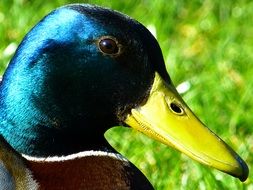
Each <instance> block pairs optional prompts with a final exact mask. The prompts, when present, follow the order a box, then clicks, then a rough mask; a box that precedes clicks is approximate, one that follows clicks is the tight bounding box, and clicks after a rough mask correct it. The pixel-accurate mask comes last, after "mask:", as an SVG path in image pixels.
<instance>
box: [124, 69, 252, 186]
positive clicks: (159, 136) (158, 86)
mask: <svg viewBox="0 0 253 190" xmlns="http://www.w3.org/2000/svg"><path fill="white" fill-rule="evenodd" d="M125 123H126V124H128V125H129V126H131V127H133V128H135V129H137V130H139V131H141V132H142V133H144V134H146V135H148V136H149V137H151V138H153V139H156V140H158V141H160V142H162V143H164V144H166V145H169V146H172V147H174V148H176V149H178V150H179V151H181V152H183V153H185V154H186V155H188V156H189V157H191V158H192V159H194V160H197V161H199V162H200V163H202V164H205V165H208V166H211V167H214V168H216V169H218V170H221V171H223V172H226V173H228V174H230V175H232V176H235V177H238V178H239V179H240V180H241V181H245V180H246V179H247V177H248V172H249V171H248V167H247V165H246V163H245V162H244V161H243V160H242V159H241V158H240V157H239V156H238V155H237V154H236V153H235V152H234V151H233V150H232V149H231V148H230V147H229V146H228V145H227V144H226V143H225V142H223V141H222V140H221V139H220V138H219V137H217V136H216V135H215V134H214V133H213V132H212V131H210V130H209V129H208V128H207V127H205V126H204V124H203V123H202V122H201V121H199V119H198V118H197V117H196V116H195V115H194V114H193V113H192V111H191V110H190V109H189V108H188V106H187V105H186V104H185V103H184V101H183V100H182V98H181V97H180V95H179V94H178V93H177V91H176V89H175V87H174V86H173V85H172V84H167V83H165V82H164V81H163V79H162V78H161V77H160V75H159V74H158V73H156V74H155V79H154V83H153V86H152V89H151V91H150V95H149V97H148V100H147V102H146V103H145V104H144V105H142V106H140V107H137V108H135V109H132V110H131V114H129V115H128V117H127V118H126V120H125Z"/></svg>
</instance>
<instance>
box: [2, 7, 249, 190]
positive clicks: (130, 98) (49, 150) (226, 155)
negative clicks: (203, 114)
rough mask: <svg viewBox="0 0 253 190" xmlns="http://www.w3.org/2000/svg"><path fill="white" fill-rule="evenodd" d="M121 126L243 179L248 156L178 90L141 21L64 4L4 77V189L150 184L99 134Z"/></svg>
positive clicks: (26, 42) (146, 188)
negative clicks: (197, 112) (218, 132)
mask: <svg viewBox="0 0 253 190" xmlns="http://www.w3.org/2000/svg"><path fill="white" fill-rule="evenodd" d="M118 125H120V126H123V127H128V128H134V129H135V130H137V131H139V132H141V133H144V134H145V135H147V136H149V137H150V138H153V139H154V140H156V141H159V142H161V143H163V144H165V145H168V146H169V147H172V148H175V149H177V150H179V151H180V152H182V153H184V154H186V155H187V156H189V157H190V158H192V159H194V160H196V161H198V162H200V163H202V164H204V165H207V166H210V167H212V168H215V169H218V170H220V171H222V172H225V173H227V174H229V175H231V176H234V177H236V178H239V179H240V180H241V181H245V180H246V179H247V177H248V173H249V169H248V166H247V164H246V163H245V161H244V160H243V159H242V158H241V157H240V156H239V155H238V154H237V153H236V152H235V151H234V150H233V149H232V148H231V147H229V146H228V145H227V144H226V143H225V142H224V141H223V140H221V139H220V138H219V137H218V136H217V135H215V134H214V133H213V132H212V131H211V130H210V129H209V128H207V127H206V126H205V125H204V124H203V123H202V122H201V121H200V120H199V119H198V118H197V116H195V114H194V113H193V112H192V111H191V109H190V108H189V107H188V106H187V104H186V103H185V102H184V101H183V99H182V98H181V96H180V95H179V93H178V92H177V91H176V88H175V87H174V85H173V82H172V81H171V78H170V76H169V74H168V73H167V70H166V67H165V63H164V59H163V55H162V51H161V49H160V46H159V44H158V42H157V40H156V39H155V38H154V37H153V35H152V34H151V33H150V32H149V30H148V29H146V28H145V26H143V25H142V24H141V23H139V22H138V21H136V20H134V19H133V18H130V17H129V16H127V15H124V14H123V13H120V12H117V11H114V10H111V9H108V8H103V7H100V6H97V5H89V4H69V5H65V6H62V7H60V8H57V9H55V10H53V11H52V12H51V13H49V14H48V15H47V16H45V17H44V18H43V19H42V20H41V21H39V22H38V24H36V25H35V26H34V27H33V28H32V29H31V30H30V32H28V34H27V35H26V36H25V37H24V39H23V40H22V42H21V43H20V45H19V46H18V48H17V50H16V52H15V54H14V56H13V58H12V59H11V61H10V63H9V65H8V67H7V69H6V71H5V73H4V75H3V78H2V81H1V84H0V174H1V175H0V185H1V187H5V188H4V189H90V190H93V189H102V190H103V189H104V190H109V189H122V190H125V189H130V190H135V189H138V190H142V189H143V190H150V189H154V188H153V186H152V184H151V183H150V182H149V181H148V179H147V178H146V177H145V175H144V174H143V173H142V172H141V171H140V170H139V169H138V168H137V167H136V166H134V165H133V164H132V163H131V162H130V161H129V160H127V158H125V157H124V156H122V155H121V154H120V153H118V152H117V151H116V150H115V149H114V148H113V147H111V146H110V144H109V143H108V142H107V141H106V139H105V137H104V133H105V132H106V131H107V130H108V129H110V128H111V127H112V126H118ZM123 140H127V139H124V137H122V141H123Z"/></svg>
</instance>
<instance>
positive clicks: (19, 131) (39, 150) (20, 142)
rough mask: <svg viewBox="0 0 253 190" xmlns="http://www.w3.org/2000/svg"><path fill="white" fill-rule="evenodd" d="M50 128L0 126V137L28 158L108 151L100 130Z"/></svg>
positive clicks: (39, 126)
mask: <svg viewBox="0 0 253 190" xmlns="http://www.w3.org/2000/svg"><path fill="white" fill-rule="evenodd" d="M88 129H89V128H88V127H85V126H84V127H83V129H80V128H76V129H75V127H73V128H69V129H66V128H52V127H47V126H43V125H35V126H29V125H28V124H23V125H22V124H20V125H15V124H10V123H8V124H7V123H6V122H5V123H2V126H0V134H1V135H3V137H4V138H5V140H6V141H7V142H8V143H9V144H10V145H11V146H12V147H13V148H14V149H15V150H16V151H18V152H20V153H23V154H26V155H30V156H39V157H47V156H62V155H69V154H73V153H77V152H81V151H86V150H87V151H88V150H110V149H112V148H111V146H110V145H109V144H108V143H107V141H106V140H105V138H104V132H103V131H100V130H97V131H95V130H88Z"/></svg>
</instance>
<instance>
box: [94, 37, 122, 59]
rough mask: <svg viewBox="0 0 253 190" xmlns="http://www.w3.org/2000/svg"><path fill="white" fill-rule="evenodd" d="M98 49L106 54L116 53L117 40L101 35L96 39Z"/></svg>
mask: <svg viewBox="0 0 253 190" xmlns="http://www.w3.org/2000/svg"><path fill="white" fill-rule="evenodd" d="M98 47H99V50H100V51H101V52H102V53H104V54H108V55H115V54H118V53H119V51H120V48H119V44H118V41H117V40H116V39H114V38H112V37H103V38H101V39H99V41H98Z"/></svg>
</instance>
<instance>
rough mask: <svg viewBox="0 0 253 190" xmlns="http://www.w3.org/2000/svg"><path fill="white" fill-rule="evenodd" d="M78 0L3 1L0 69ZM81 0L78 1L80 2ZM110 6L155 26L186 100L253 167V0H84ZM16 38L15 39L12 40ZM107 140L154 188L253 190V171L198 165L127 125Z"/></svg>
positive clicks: (168, 64) (172, 74)
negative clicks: (39, 27)
mask: <svg viewBox="0 0 253 190" xmlns="http://www.w3.org/2000/svg"><path fill="white" fill-rule="evenodd" d="M71 2H74V1H68V0H57V1H54V2H53V1H48V2H45V0H36V1H28V0H13V1H10V0H1V1H0V69H1V73H3V72H4V68H5V67H6V64H7V63H8V61H9V60H10V58H11V56H12V52H11V51H7V50H6V48H7V47H9V49H11V48H10V47H11V46H13V47H15V45H17V44H18V43H19V42H20V41H21V39H22V38H23V36H24V35H25V33H26V32H28V31H29V29H30V28H31V27H32V26H33V25H34V24H35V23H36V22H38V21H39V20H40V19H41V18H42V17H43V16H44V15H45V14H47V13H48V12H49V11H50V10H52V9H54V8H56V7H58V6H60V5H63V4H66V3H71ZM75 2H78V1H75ZM79 2H90V3H96V4H99V5H103V6H107V7H111V8H113V9H116V10H119V11H121V12H123V13H126V14H128V15H130V16H131V17H134V18H135V19H137V20H138V21H140V22H141V23H143V24H144V25H146V26H153V27H155V29H156V33H157V39H158V41H159V43H160V45H161V48H162V50H163V55H164V59H165V61H166V65H167V69H168V72H169V73H170V76H171V78H172V80H173V81H174V84H175V85H178V84H180V83H182V82H186V81H187V82H188V83H189V84H190V85H191V87H190V89H189V90H188V91H187V92H185V93H184V94H183V98H184V99H185V101H186V102H187V103H188V105H189V106H190V107H191V108H192V109H193V110H194V112H195V113H196V114H197V115H198V116H199V118H201V120H202V121H203V122H204V123H205V124H206V125H207V126H209V128H210V129H211V130H213V131H214V132H215V133H217V134H218V135H219V136H220V137H221V138H223V139H224V140H225V141H226V142H227V143H228V144H229V145H231V146H232V147H233V148H234V149H235V150H236V151H237V152H238V153H239V155H241V156H242V158H244V159H245V160H246V162H247V163H248V165H249V167H250V169H251V167H252V166H253V127H252V124H253V117H252V114H253V98H252V97H251V96H252V91H253V53H252V52H253V37H252V34H253V20H252V18H253V2H252V1H249V0H248V1H247V0H241V1H229V0H223V1H220V0H205V1H200V0H193V1H183V0H173V1H168V0H160V1H153V0H142V1H141V0H134V1H123V0H115V1H102V0H101V1H99V0H94V1H79ZM10 44H12V45H11V46H10ZM106 137H107V139H108V140H109V142H110V143H111V144H112V145H113V146H114V147H115V148H116V149H117V150H119V151H120V152H121V153H122V154H123V155H124V156H126V157H127V158H129V159H130V160H131V161H132V162H133V163H134V164H135V165H136V166H138V168H140V169H141V170H142V171H143V172H144V173H145V174H146V176H147V177H148V178H149V179H150V181H151V182H152V184H153V185H154V187H155V188H156V189H161V190H163V189H176V190H177V189H190V190H191V189H200V190H205V189H210V190H215V189H217V190H220V189H239V190H244V189H249V190H252V189H253V181H252V179H253V175H252V173H250V178H249V179H248V180H247V181H246V182H244V183H241V182H240V181H239V180H237V179H235V178H233V177H231V176H228V175H226V174H223V173H221V172H218V171H216V170H214V169H211V168H208V167H206V166H203V165H200V164H198V163H197V162H195V161H192V160H191V159H189V158H188V157H186V156H184V155H182V154H181V153H179V152H177V151H175V150H173V149H171V148H168V147H166V146H164V145H162V144H159V143H157V142H155V141H153V140H150V139H149V138H148V137H146V136H143V135H141V134H139V133H137V132H135V131H132V130H130V129H127V128H119V129H113V130H110V131H109V132H108V133H107V134H106Z"/></svg>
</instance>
